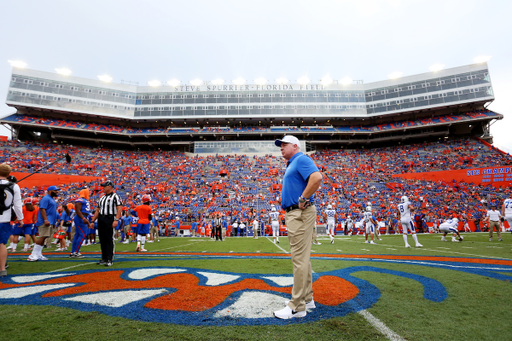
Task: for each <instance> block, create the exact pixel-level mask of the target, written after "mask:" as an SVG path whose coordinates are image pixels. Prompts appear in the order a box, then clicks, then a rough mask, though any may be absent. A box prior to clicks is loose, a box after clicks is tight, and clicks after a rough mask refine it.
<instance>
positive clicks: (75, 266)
mask: <svg viewBox="0 0 512 341" xmlns="http://www.w3.org/2000/svg"><path fill="white" fill-rule="evenodd" d="M94 263H96V262H87V263H82V264H78V265H73V266H68V267H67V268H64V269H57V270H52V271H48V272H47V274H50V273H52V272H57V271H64V270H68V269H73V268H77V267H79V266H84V265H91V264H94Z"/></svg>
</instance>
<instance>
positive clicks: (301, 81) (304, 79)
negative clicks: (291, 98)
mask: <svg viewBox="0 0 512 341" xmlns="http://www.w3.org/2000/svg"><path fill="white" fill-rule="evenodd" d="M297 82H299V84H300V85H306V84H308V83H309V82H311V79H309V78H308V77H307V76H302V77H300V78H299V79H297Z"/></svg>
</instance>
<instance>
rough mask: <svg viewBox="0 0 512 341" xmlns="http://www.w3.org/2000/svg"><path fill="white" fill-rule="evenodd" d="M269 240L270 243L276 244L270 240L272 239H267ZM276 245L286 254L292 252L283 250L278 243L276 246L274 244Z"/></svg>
mask: <svg viewBox="0 0 512 341" xmlns="http://www.w3.org/2000/svg"><path fill="white" fill-rule="evenodd" d="M272 238H273V237H272ZM267 240H268V241H269V242H271V243H272V244H274V242H273V241H271V240H270V237H267ZM274 245H275V246H277V247H278V248H279V249H281V251H283V252H284V253H290V252H288V251H286V250H285V249H283V248H282V247H280V246H279V245H277V243H276V244H274Z"/></svg>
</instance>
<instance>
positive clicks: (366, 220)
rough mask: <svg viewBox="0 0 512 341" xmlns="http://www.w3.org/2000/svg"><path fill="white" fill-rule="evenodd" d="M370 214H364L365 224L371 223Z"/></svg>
mask: <svg viewBox="0 0 512 341" xmlns="http://www.w3.org/2000/svg"><path fill="white" fill-rule="evenodd" d="M372 218H373V217H372V212H364V213H363V219H364V221H365V222H367V223H370V222H371V221H372Z"/></svg>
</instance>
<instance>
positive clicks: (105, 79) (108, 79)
mask: <svg viewBox="0 0 512 341" xmlns="http://www.w3.org/2000/svg"><path fill="white" fill-rule="evenodd" d="M98 79H99V80H100V81H102V82H107V83H110V82H112V77H110V76H109V75H101V76H98Z"/></svg>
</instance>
